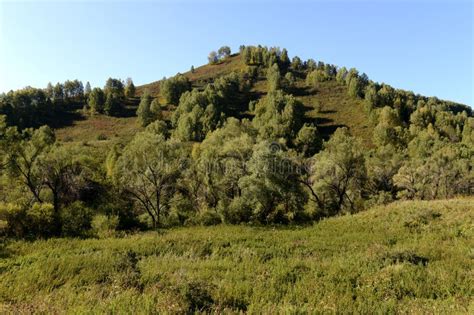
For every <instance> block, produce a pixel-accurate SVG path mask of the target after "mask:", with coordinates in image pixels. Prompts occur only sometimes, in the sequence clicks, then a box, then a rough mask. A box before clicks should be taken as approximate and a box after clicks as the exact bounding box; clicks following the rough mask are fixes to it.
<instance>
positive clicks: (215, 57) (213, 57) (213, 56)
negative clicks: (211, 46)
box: [207, 51, 219, 65]
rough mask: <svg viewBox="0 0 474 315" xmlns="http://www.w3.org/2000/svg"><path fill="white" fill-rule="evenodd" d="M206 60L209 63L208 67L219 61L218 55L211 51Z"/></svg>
mask: <svg viewBox="0 0 474 315" xmlns="http://www.w3.org/2000/svg"><path fill="white" fill-rule="evenodd" d="M207 60H208V61H209V64H210V65H213V64H216V63H217V61H219V57H218V54H217V53H216V52H215V51H211V52H210V53H209V56H207Z"/></svg>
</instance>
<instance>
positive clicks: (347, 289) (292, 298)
mask: <svg viewBox="0 0 474 315" xmlns="http://www.w3.org/2000/svg"><path fill="white" fill-rule="evenodd" d="M473 209H474V199H473V198H460V199H453V200H446V201H431V202H397V203H394V204H391V205H388V206H385V207H377V208H373V209H371V210H368V211H366V212H362V213H359V214H356V215H352V216H342V217H335V218H331V219H327V220H324V221H321V222H319V223H316V224H314V225H312V226H307V227H286V228H282V227H274V228H272V227H265V228H264V227H250V226H215V227H189V228H177V229H171V230H162V231H159V232H148V233H139V234H135V235H129V236H122V237H117V238H108V239H87V240H80V239H49V240H37V241H34V242H28V241H12V240H9V241H7V242H5V243H3V244H2V245H1V248H0V313H31V312H35V313H44V314H50V313H104V312H106V313H109V314H115V313H133V314H143V313H160V314H161V313H183V312H191V313H192V312H196V311H205V312H226V313H228V312H229V313H232V312H234V313H238V312H242V311H246V312H250V313H315V312H317V313H326V312H327V313H334V312H338V313H354V312H355V313H393V312H401V313H412V314H419V313H446V314H447V313H449V314H454V313H471V314H472V313H473V312H474V303H473V302H474V300H473V293H474V292H473V288H474V287H473V282H472V279H473V276H474V275H473V271H472V265H473V259H474V255H473V245H474V239H473V223H474V211H473Z"/></svg>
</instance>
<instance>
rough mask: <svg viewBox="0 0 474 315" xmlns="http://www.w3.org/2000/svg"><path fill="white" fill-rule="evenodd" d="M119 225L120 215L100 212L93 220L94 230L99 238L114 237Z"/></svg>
mask: <svg viewBox="0 0 474 315" xmlns="http://www.w3.org/2000/svg"><path fill="white" fill-rule="evenodd" d="M118 225H119V217H118V216H116V215H110V216H107V215H103V214H99V215H96V216H95V217H94V219H93V220H92V231H93V232H94V234H95V235H96V236H97V237H99V238H108V237H113V236H115V232H116V230H117V227H118Z"/></svg>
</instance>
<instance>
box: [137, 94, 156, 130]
mask: <svg viewBox="0 0 474 315" xmlns="http://www.w3.org/2000/svg"><path fill="white" fill-rule="evenodd" d="M151 102H152V97H151V95H150V94H149V93H148V91H145V92H144V93H143V95H142V97H141V100H140V104H139V105H138V109H137V116H138V119H139V120H140V123H141V125H142V126H143V127H146V126H148V125H149V124H150V123H151V122H152V121H153V115H152V112H151Z"/></svg>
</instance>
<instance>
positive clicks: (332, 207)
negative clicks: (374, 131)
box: [310, 128, 367, 215]
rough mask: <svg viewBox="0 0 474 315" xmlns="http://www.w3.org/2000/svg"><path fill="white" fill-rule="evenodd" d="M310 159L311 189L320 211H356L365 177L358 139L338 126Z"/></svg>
mask: <svg viewBox="0 0 474 315" xmlns="http://www.w3.org/2000/svg"><path fill="white" fill-rule="evenodd" d="M313 160H314V162H313V163H314V164H313V165H312V167H311V171H310V181H311V183H312V186H311V187H310V189H311V192H312V197H313V198H314V199H315V200H314V201H315V202H316V203H317V205H318V207H320V208H321V211H323V213H324V212H326V213H325V215H333V214H335V213H338V212H340V211H349V212H354V211H357V210H359V209H360V200H361V198H362V191H363V188H364V183H365V181H366V177H367V171H366V168H365V158H364V154H363V151H362V145H361V144H360V142H359V141H358V140H357V139H355V138H353V137H352V136H351V135H350V134H349V131H348V130H347V129H346V128H340V129H338V130H336V132H335V133H334V135H333V136H332V137H331V139H330V140H329V141H328V142H327V143H325V144H324V150H323V151H321V152H320V153H318V154H316V155H315V156H314V158H313Z"/></svg>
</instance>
